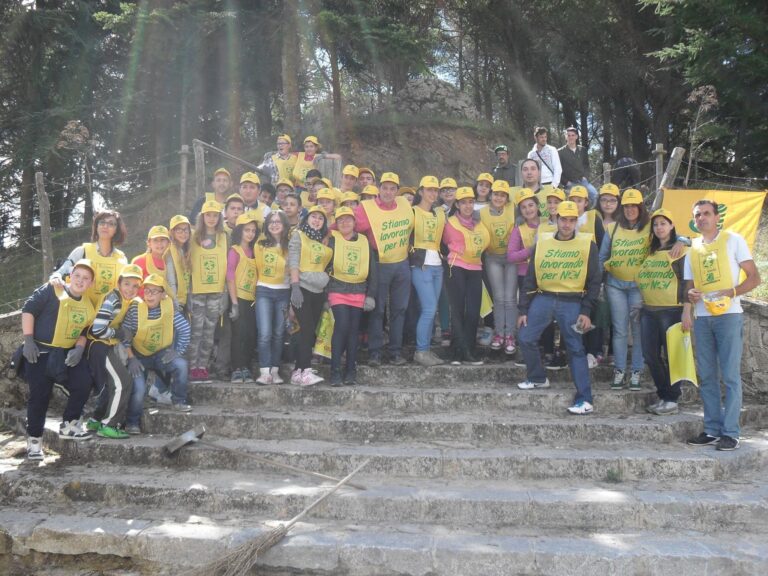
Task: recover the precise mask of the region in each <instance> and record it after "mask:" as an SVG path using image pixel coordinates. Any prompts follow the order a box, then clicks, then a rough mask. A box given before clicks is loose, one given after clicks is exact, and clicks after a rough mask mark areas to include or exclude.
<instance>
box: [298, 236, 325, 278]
mask: <svg viewBox="0 0 768 576" xmlns="http://www.w3.org/2000/svg"><path fill="white" fill-rule="evenodd" d="M298 233H299V237H300V238H301V258H299V271H301V272H325V269H326V268H327V267H328V262H330V261H331V257H332V256H333V251H332V250H331V249H330V248H328V246H326V245H325V244H323V243H322V242H316V241H315V240H311V239H310V238H309V236H307V235H306V234H304V232H302V231H301V230H299V232H298Z"/></svg>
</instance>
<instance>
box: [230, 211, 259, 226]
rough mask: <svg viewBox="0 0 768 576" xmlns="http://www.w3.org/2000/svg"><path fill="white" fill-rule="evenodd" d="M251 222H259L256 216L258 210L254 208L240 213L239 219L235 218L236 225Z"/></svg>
mask: <svg viewBox="0 0 768 576" xmlns="http://www.w3.org/2000/svg"><path fill="white" fill-rule="evenodd" d="M249 222H256V224H258V223H259V221H258V218H257V217H256V212H255V211H253V210H248V212H243V213H242V214H240V216H238V217H237V220H235V226H240V225H241V224H248V223H249Z"/></svg>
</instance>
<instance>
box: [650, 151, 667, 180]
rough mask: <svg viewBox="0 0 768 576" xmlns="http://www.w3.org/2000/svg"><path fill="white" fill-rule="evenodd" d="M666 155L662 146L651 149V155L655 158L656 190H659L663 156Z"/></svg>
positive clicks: (662, 170) (662, 172) (662, 173)
mask: <svg viewBox="0 0 768 576" xmlns="http://www.w3.org/2000/svg"><path fill="white" fill-rule="evenodd" d="M666 153H667V151H666V150H664V144H656V147H655V148H654V149H653V155H654V156H655V157H656V190H658V189H659V188H661V178H662V177H663V175H664V154H666Z"/></svg>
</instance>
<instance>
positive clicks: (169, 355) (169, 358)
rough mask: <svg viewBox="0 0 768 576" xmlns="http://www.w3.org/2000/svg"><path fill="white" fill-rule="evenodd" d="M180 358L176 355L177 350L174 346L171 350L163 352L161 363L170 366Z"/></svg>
mask: <svg viewBox="0 0 768 576" xmlns="http://www.w3.org/2000/svg"><path fill="white" fill-rule="evenodd" d="M178 357H179V355H178V354H177V353H176V350H175V349H174V347H173V346H171V347H170V348H166V349H165V350H164V351H163V355H162V356H160V361H161V362H162V363H163V364H170V363H171V362H173V361H174V360H176V358H178Z"/></svg>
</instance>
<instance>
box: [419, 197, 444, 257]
mask: <svg viewBox="0 0 768 576" xmlns="http://www.w3.org/2000/svg"><path fill="white" fill-rule="evenodd" d="M445 220H446V218H445V211H444V210H440V209H439V208H437V209H436V210H435V213H434V214H432V212H427V211H425V210H422V209H421V208H419V207H418V206H414V208H413V247H414V248H419V249H421V250H435V251H436V252H440V240H441V239H442V237H443V230H444V229H445Z"/></svg>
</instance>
